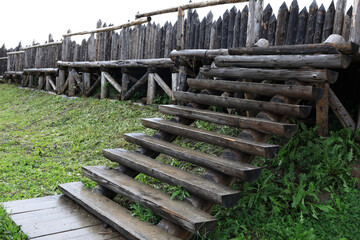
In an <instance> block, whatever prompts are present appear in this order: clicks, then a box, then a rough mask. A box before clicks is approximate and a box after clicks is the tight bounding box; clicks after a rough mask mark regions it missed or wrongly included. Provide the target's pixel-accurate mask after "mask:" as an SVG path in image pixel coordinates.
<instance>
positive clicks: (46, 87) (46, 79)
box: [45, 75, 51, 91]
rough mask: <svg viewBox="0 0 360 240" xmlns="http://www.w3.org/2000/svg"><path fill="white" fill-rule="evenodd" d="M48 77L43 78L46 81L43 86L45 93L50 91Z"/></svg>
mask: <svg viewBox="0 0 360 240" xmlns="http://www.w3.org/2000/svg"><path fill="white" fill-rule="evenodd" d="M49 79H50V76H49V75H46V76H45V81H46V84H45V90H46V91H50V90H51V85H50V81H49Z"/></svg>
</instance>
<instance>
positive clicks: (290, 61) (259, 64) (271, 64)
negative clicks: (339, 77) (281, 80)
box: [215, 54, 351, 69]
mask: <svg viewBox="0 0 360 240" xmlns="http://www.w3.org/2000/svg"><path fill="white" fill-rule="evenodd" d="M350 63H351V58H350V57H347V56H344V55H342V54H326V55H325V54H320V55H318V54H316V55H253V56H246V55H244V56H218V57H216V58H215V64H216V66H218V67H249V68H301V67H313V68H329V69H345V68H347V67H349V66H350Z"/></svg>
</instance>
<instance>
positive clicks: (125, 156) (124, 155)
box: [103, 149, 240, 207]
mask: <svg viewBox="0 0 360 240" xmlns="http://www.w3.org/2000/svg"><path fill="white" fill-rule="evenodd" d="M103 155H104V156H105V157H106V158H108V159H110V160H111V161H114V162H117V163H119V164H121V165H124V166H126V167H128V168H131V169H134V170H136V171H139V172H142V173H144V174H146V175H149V176H151V177H154V178H157V179H159V180H161V181H163V182H166V183H169V184H171V185H174V186H176V185H181V186H182V187H183V188H184V189H186V190H187V191H188V192H190V193H192V194H195V195H197V196H199V197H201V198H204V199H207V200H210V201H213V202H215V203H218V204H221V205H223V206H225V207H232V206H234V205H235V204H236V203H237V201H238V200H239V198H240V192H238V191H235V190H233V189H231V188H228V187H225V186H224V185H221V184H217V183H215V182H213V181H210V180H207V179H205V178H203V177H200V176H197V175H194V174H191V173H189V172H186V171H184V170H181V169H179V168H176V167H173V166H170V165H167V164H165V163H162V162H160V161H158V160H155V159H152V158H150V157H147V156H144V155H141V154H139V153H136V152H131V151H127V150H124V149H104V150H103Z"/></svg>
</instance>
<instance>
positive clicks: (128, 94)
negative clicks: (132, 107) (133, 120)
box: [122, 72, 149, 100]
mask: <svg viewBox="0 0 360 240" xmlns="http://www.w3.org/2000/svg"><path fill="white" fill-rule="evenodd" d="M148 75H149V72H146V73H145V74H144V76H142V77H141V78H140V79H139V80H138V81H137V82H136V83H135V84H134V85H133V86H132V87H131V88H130V89H129V91H127V92H126V93H125V95H124V97H123V98H122V100H128V99H130V97H131V96H132V95H133V94H134V93H135V91H136V90H137V89H138V88H139V87H141V86H142V85H144V84H145V83H146V82H147V81H148Z"/></svg>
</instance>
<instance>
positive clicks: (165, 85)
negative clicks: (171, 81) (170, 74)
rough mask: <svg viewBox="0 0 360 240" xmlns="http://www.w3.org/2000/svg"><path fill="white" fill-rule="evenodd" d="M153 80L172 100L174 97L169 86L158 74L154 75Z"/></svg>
mask: <svg viewBox="0 0 360 240" xmlns="http://www.w3.org/2000/svg"><path fill="white" fill-rule="evenodd" d="M154 79H155V81H156V82H157V83H158V84H159V86H160V87H161V88H162V89H163V90H164V91H165V93H166V94H167V95H168V96H169V97H170V98H171V99H172V100H174V95H173V92H172V91H171V89H170V88H169V86H168V85H167V84H166V83H165V82H164V80H163V79H162V78H161V77H160V76H159V74H157V73H154Z"/></svg>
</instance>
